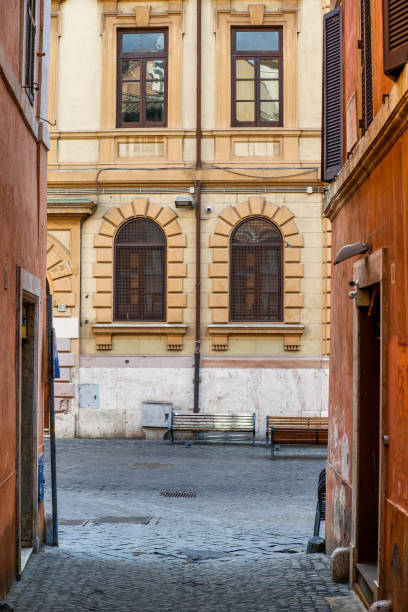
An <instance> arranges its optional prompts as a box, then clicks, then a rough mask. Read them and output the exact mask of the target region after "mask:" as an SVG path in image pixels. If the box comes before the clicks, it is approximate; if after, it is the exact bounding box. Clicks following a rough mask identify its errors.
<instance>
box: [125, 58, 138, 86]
mask: <svg viewBox="0 0 408 612" xmlns="http://www.w3.org/2000/svg"><path fill="white" fill-rule="evenodd" d="M122 79H123V80H124V81H126V80H128V79H129V80H130V79H132V80H137V81H139V80H140V62H139V61H135V60H124V61H122Z"/></svg>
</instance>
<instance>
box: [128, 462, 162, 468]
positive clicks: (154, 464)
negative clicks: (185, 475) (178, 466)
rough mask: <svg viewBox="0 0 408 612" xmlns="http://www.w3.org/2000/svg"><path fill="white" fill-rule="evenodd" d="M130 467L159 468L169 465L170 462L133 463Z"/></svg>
mask: <svg viewBox="0 0 408 612" xmlns="http://www.w3.org/2000/svg"><path fill="white" fill-rule="evenodd" d="M130 467H134V468H152V469H156V468H157V469H160V468H169V467H171V463H134V464H133V465H131V466H130Z"/></svg>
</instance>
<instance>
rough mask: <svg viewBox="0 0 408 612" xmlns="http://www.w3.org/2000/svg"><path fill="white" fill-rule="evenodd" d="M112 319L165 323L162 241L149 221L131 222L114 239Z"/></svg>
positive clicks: (161, 236)
mask: <svg viewBox="0 0 408 612" xmlns="http://www.w3.org/2000/svg"><path fill="white" fill-rule="evenodd" d="M114 261H115V264H114V265H115V271H114V278H115V284H114V319H115V320H116V321H165V320H166V280H165V279H166V237H165V235H164V232H163V230H162V229H161V227H160V226H159V225H158V224H157V223H155V222H154V221H150V219H131V220H130V221H128V222H127V223H125V224H124V225H123V226H122V227H121V228H120V229H119V231H118V233H117V234H116V238H115V260H114Z"/></svg>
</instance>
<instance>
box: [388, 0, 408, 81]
mask: <svg viewBox="0 0 408 612" xmlns="http://www.w3.org/2000/svg"><path fill="white" fill-rule="evenodd" d="M383 8H384V71H385V72H386V73H387V74H390V75H393V73H394V72H395V71H396V70H398V69H399V68H401V66H403V64H405V62H407V61H408V2H407V0H383Z"/></svg>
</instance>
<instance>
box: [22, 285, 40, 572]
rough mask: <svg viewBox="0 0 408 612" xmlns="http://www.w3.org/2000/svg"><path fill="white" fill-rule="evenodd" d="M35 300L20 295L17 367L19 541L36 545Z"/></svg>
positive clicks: (25, 545)
mask: <svg viewBox="0 0 408 612" xmlns="http://www.w3.org/2000/svg"><path fill="white" fill-rule="evenodd" d="M36 320H37V317H36V304H35V303H32V302H29V301H26V300H25V298H24V296H23V302H22V311H21V323H20V325H21V370H20V372H21V373H20V381H21V383H20V384H21V386H20V406H21V410H20V462H19V463H20V545H21V549H22V552H21V565H24V556H25V553H24V550H23V549H30V550H31V549H32V548H33V547H34V548H36V527H35V525H36V513H37V499H36V497H37V495H36V491H37V376H38V371H37V363H38V359H37V334H36Z"/></svg>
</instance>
